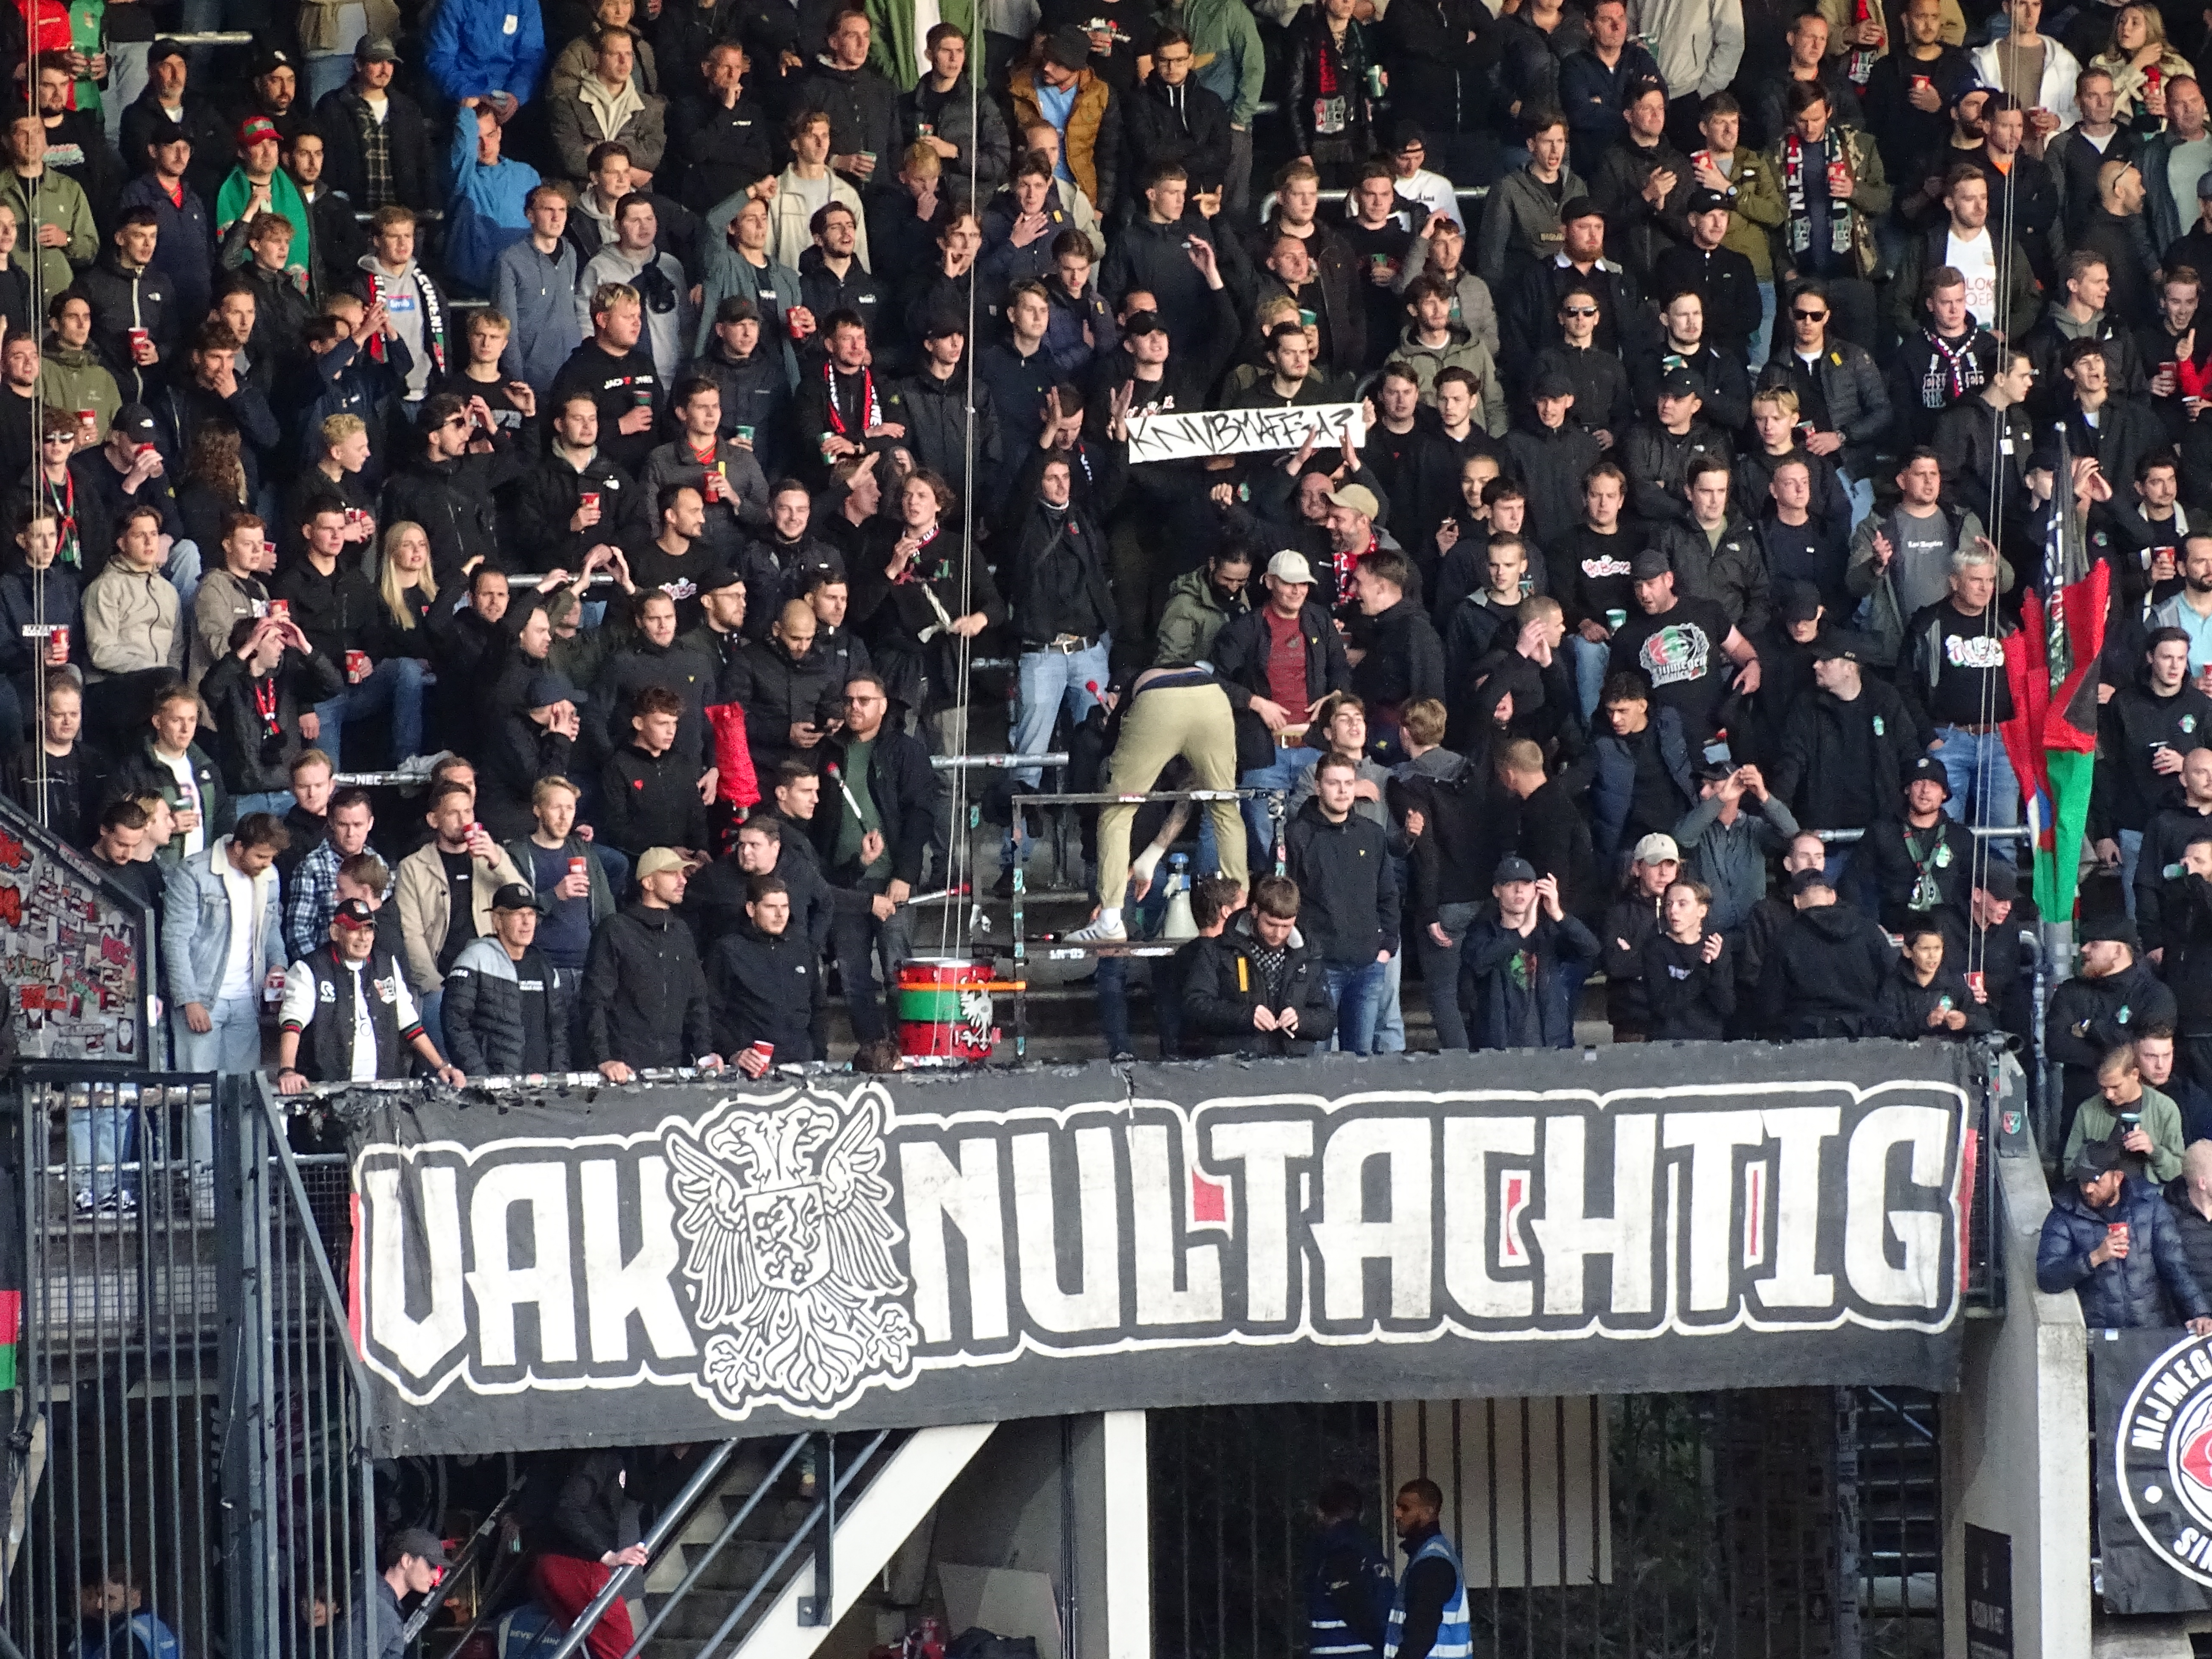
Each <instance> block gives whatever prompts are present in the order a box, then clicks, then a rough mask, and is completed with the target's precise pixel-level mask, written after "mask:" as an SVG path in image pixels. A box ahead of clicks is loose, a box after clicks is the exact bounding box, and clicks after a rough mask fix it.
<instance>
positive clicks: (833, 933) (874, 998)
mask: <svg viewBox="0 0 2212 1659" xmlns="http://www.w3.org/2000/svg"><path fill="white" fill-rule="evenodd" d="M869 896H871V895H866V894H864V895H863V896H862V899H861V902H860V903H859V904H858V905H856V906H854V908H850V909H847V908H842V907H841V908H839V909H838V911H837V913H836V915H835V917H833V918H832V920H831V921H830V923H829V941H830V945H831V948H832V949H833V950H835V951H836V955H837V973H838V976H839V978H840V979H841V980H842V981H843V982H844V987H845V1009H846V1012H847V1013H848V1014H849V1015H850V1016H851V1018H852V1021H853V1036H854V1038H855V1039H856V1040H857V1041H859V1042H874V1041H875V1040H876V1039H877V1038H878V1037H880V1036H884V1035H885V1034H886V1033H887V1032H888V1031H889V1030H890V1029H891V1028H890V1022H889V1020H888V1019H887V1018H886V1016H885V1014H884V994H885V993H886V992H887V991H889V990H890V989H891V988H892V987H896V985H897V984H898V972H899V969H900V968H901V967H902V965H904V963H905V962H906V959H907V958H908V957H910V956H912V955H913V954H914V933H913V923H912V922H911V921H908V917H909V916H910V915H912V914H913V913H912V912H911V911H908V910H894V911H892V912H891V915H890V921H878V920H877V919H876V915H875V912H874V911H873V910H872V909H870V908H868V904H867V902H866V901H867V898H868V897H869ZM879 963H880V965H881V966H882V969H883V978H882V980H881V981H878V980H877V978H876V971H875V970H876V968H877V966H878V964H879Z"/></svg>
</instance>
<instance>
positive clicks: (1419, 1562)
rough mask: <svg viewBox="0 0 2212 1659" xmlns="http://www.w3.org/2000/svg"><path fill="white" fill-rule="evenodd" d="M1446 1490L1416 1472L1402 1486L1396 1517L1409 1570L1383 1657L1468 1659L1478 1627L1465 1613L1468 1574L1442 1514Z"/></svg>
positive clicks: (1400, 1586)
mask: <svg viewBox="0 0 2212 1659" xmlns="http://www.w3.org/2000/svg"><path fill="white" fill-rule="evenodd" d="M1443 1507H1444V1495H1443V1490H1442V1489H1441V1488H1440V1487H1438V1486H1437V1483H1436V1482H1435V1481H1433V1480H1426V1479H1419V1478H1417V1479H1415V1480H1408V1481H1407V1483H1406V1484H1405V1485H1404V1486H1401V1487H1399V1488H1398V1503H1397V1506H1396V1508H1395V1510H1394V1511H1393V1514H1392V1519H1393V1520H1394V1521H1395V1523H1396V1525H1397V1528H1398V1547H1399V1548H1400V1549H1401V1550H1403V1551H1405V1552H1406V1571H1405V1572H1404V1573H1403V1574H1402V1575H1401V1577H1400V1578H1399V1580H1398V1599H1397V1601H1395V1603H1393V1604H1392V1606H1391V1608H1390V1628H1389V1632H1387V1633H1386V1635H1385V1636H1384V1638H1383V1659H1468V1655H1469V1654H1470V1653H1471V1652H1472V1650H1473V1648H1474V1630H1473V1628H1472V1627H1471V1626H1469V1624H1468V1616H1467V1574H1466V1573H1465V1572H1463V1571H1462V1570H1461V1568H1460V1564H1459V1552H1458V1551H1457V1550H1455V1549H1454V1548H1453V1547H1452V1545H1451V1540H1449V1538H1446V1537H1445V1536H1444V1534H1443V1528H1442V1527H1441V1526H1440V1525H1439V1524H1438V1517H1439V1516H1441V1515H1442V1514H1443Z"/></svg>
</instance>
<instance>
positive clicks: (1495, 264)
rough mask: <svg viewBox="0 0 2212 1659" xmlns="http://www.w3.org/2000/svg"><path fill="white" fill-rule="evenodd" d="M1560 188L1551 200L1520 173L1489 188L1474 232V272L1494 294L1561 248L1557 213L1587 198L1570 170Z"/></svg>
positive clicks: (1561, 178) (1565, 170) (1561, 177)
mask: <svg viewBox="0 0 2212 1659" xmlns="http://www.w3.org/2000/svg"><path fill="white" fill-rule="evenodd" d="M1559 184H1560V195H1559V198H1558V199H1557V200H1554V199H1553V196H1552V192H1551V191H1550V190H1549V189H1548V188H1547V186H1546V185H1542V184H1541V183H1539V182H1538V181H1537V179H1536V177H1535V175H1534V173H1530V172H1529V171H1528V168H1527V167H1520V168H1517V169H1516V170H1515V171H1514V172H1511V173H1507V174H1506V175H1505V176H1504V178H1503V179H1499V180H1498V182H1497V183H1496V184H1494V185H1492V186H1491V187H1490V195H1489V197H1488V198H1487V199H1486V200H1485V201H1484V203H1483V204H1482V223H1481V224H1480V227H1479V228H1477V230H1476V232H1475V246H1474V268H1475V270H1476V272H1477V273H1478V274H1479V275H1480V276H1481V278H1482V280H1483V281H1484V282H1486V283H1489V284H1490V286H1491V288H1492V289H1493V290H1495V289H1497V288H1498V284H1499V283H1503V282H1504V281H1506V280H1507V279H1508V278H1509V277H1513V276H1518V275H1520V273H1521V271H1522V270H1524V269H1525V268H1527V267H1528V266H1529V265H1533V264H1537V263H1539V262H1540V261H1542V260H1545V259H1548V258H1551V257H1552V256H1553V254H1555V253H1557V252H1559V249H1560V248H1561V247H1562V246H1564V245H1565V241H1566V233H1565V232H1564V231H1563V230H1561V229H1560V228H1559V208H1560V206H1561V204H1563V203H1566V202H1571V201H1573V200H1574V199H1575V197H1577V196H1586V195H1588V194H1589V186H1588V185H1585V184H1584V183H1583V181H1582V180H1581V179H1577V177H1575V170H1574V169H1573V168H1572V167H1562V168H1561V169H1560V172H1559Z"/></svg>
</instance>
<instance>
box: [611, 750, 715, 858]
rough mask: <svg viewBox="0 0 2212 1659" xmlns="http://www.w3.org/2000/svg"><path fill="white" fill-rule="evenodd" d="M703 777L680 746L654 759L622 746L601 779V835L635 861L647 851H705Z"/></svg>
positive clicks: (705, 827) (705, 819) (705, 825)
mask: <svg viewBox="0 0 2212 1659" xmlns="http://www.w3.org/2000/svg"><path fill="white" fill-rule="evenodd" d="M699 772H700V769H699V768H698V766H697V765H696V764H695V763H693V762H691V761H690V760H687V759H685V758H684V757H683V754H682V750H681V745H678V748H675V749H671V750H668V751H666V752H665V754H661V755H658V756H655V755H648V754H647V753H646V752H645V750H642V749H641V748H639V747H638V746H637V744H635V743H626V744H623V746H622V747H621V748H620V749H617V750H615V752H614V753H613V754H612V755H611V756H610V757H608V760H607V764H606V769H605V772H604V773H602V774H601V775H600V785H599V831H600V833H601V834H602V835H604V836H606V838H607V841H608V843H609V844H610V845H611V846H615V847H619V848H622V850H623V852H625V853H627V854H629V855H630V856H631V857H632V858H633V859H635V858H636V857H637V856H638V855H639V854H641V853H643V852H644V851H645V850H646V848H648V847H689V848H693V849H694V850H696V849H698V848H703V847H705V846H706V845H707V840H708V836H707V807H706V804H705V803H704V802H703V801H702V800H701V799H699Z"/></svg>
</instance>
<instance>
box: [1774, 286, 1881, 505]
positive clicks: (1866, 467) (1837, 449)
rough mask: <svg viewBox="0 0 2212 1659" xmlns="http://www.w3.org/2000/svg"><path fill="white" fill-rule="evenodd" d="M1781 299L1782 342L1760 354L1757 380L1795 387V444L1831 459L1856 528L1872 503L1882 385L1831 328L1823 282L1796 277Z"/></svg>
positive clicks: (1868, 362)
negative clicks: (1784, 301)
mask: <svg viewBox="0 0 2212 1659" xmlns="http://www.w3.org/2000/svg"><path fill="white" fill-rule="evenodd" d="M1789 304H1790V341H1789V344H1788V345H1787V346H1785V347H1784V349H1781V350H1779V351H1778V352H1776V353H1775V354H1774V355H1773V356H1771V357H1770V358H1768V359H1767V361H1766V367H1765V368H1763V369H1761V370H1760V371H1759V385H1760V386H1787V387H1789V388H1790V390H1791V391H1792V392H1796V394H1797V430H1798V434H1799V435H1800V437H1801V439H1802V443H1803V447H1805V448H1806V449H1808V450H1810V451H1811V452H1812V453H1814V454H1815V455H1823V456H1826V458H1827V459H1829V461H1830V462H1832V464H1833V465H1834V466H1835V468H1836V471H1837V473H1838V477H1841V479H1842V480H1843V485H1844V493H1845V494H1846V495H1849V496H1850V502H1851V524H1852V526H1853V527H1854V528H1856V527H1857V524H1858V522H1859V520H1862V519H1863V518H1865V517H1866V516H1867V514H1868V513H1871V512H1873V511H1874V482H1873V477H1872V470H1873V466H1874V447H1875V442H1876V441H1877V440H1879V439H1880V438H1881V435H1882V434H1883V433H1885V432H1887V430H1888V429H1889V393H1888V392H1887V390H1885V389H1884V387H1883V386H1882V381H1881V370H1880V369H1878V368H1875V362H1874V359H1873V358H1872V357H1871V356H1868V354H1867V352H1866V349H1864V348H1863V347H1862V346H1856V345H1853V344H1852V343H1850V341H1849V340H1844V339H1837V338H1834V337H1832V336H1831V334H1830V331H1829V324H1830V321H1831V319H1832V310H1831V307H1830V305H1829V301H1828V292H1827V289H1826V286H1825V285H1824V284H1822V283H1800V284H1799V285H1798V286H1797V288H1796V290H1795V291H1794V292H1793V293H1792V294H1791V295H1790V302H1789Z"/></svg>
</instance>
